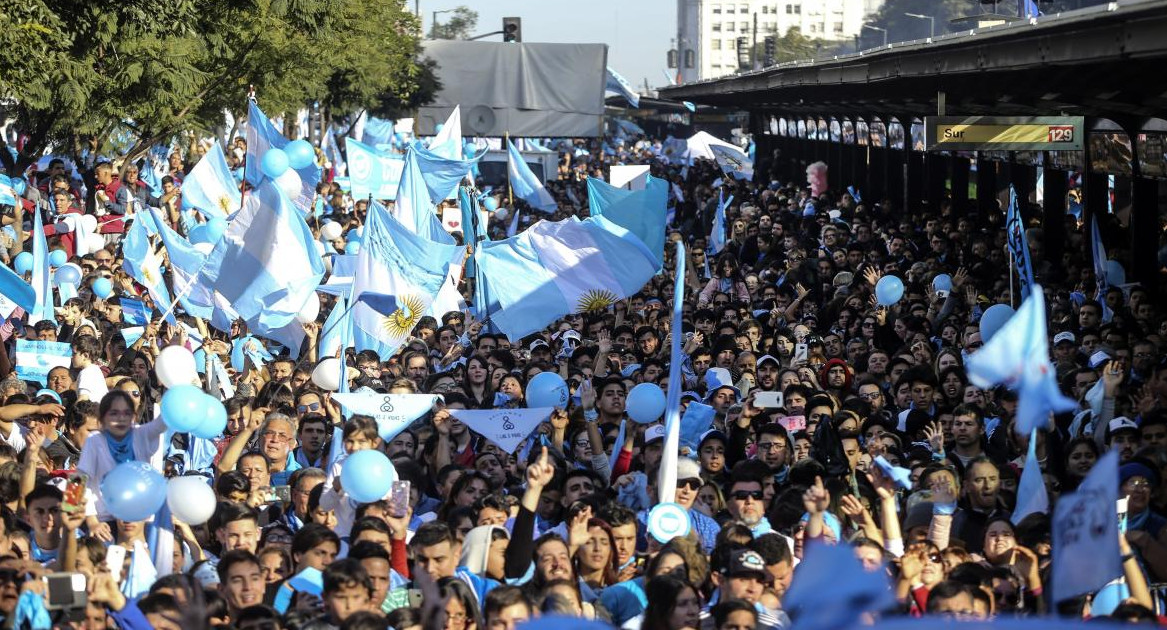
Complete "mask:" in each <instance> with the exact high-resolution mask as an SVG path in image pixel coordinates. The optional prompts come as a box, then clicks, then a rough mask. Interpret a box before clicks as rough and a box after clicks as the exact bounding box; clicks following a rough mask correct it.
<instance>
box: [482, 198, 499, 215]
mask: <svg viewBox="0 0 1167 630" xmlns="http://www.w3.org/2000/svg"><path fill="white" fill-rule="evenodd" d="M482 207H483V208H486V211H487V212H494V211H495V210H498V202H497V201H495V199H494V197H487V198H486V199H483V200H482Z"/></svg>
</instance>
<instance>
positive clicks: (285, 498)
mask: <svg viewBox="0 0 1167 630" xmlns="http://www.w3.org/2000/svg"><path fill="white" fill-rule="evenodd" d="M270 496H272V497H274V498H273V499H270V500H269V503H270V502H276V501H278V502H280V503H288V502H290V501H291V500H292V487H291V486H272V488H271V493H270Z"/></svg>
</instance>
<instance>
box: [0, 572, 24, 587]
mask: <svg viewBox="0 0 1167 630" xmlns="http://www.w3.org/2000/svg"><path fill="white" fill-rule="evenodd" d="M27 581H28V575H27V574H26V573H25V572H24V571H21V570H19V569H0V584H24V583H25V582H27Z"/></svg>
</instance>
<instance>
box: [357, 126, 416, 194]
mask: <svg viewBox="0 0 1167 630" xmlns="http://www.w3.org/2000/svg"><path fill="white" fill-rule="evenodd" d="M344 146H345V150H346V151H347V155H348V159H347V160H346V162H347V165H348V177H349V183H350V184H351V186H352V195H353V199H368V198H370V197H372V198H373V199H394V198H396V197H397V186H398V184H399V183H400V182H401V171H402V169H403V168H405V160H403V159H402V158H401V156H399V155H398V156H392V155H388V154H385V153H382V152H381V151H378V150H377V149H374V148H373V147H371V146H369V145H367V144H365V143H363V142H357V141H356V140H353V139H352V138H348V139H346V140H345V142H344Z"/></svg>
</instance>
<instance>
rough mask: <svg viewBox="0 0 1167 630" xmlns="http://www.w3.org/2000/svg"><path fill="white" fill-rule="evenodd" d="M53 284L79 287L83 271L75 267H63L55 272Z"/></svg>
mask: <svg viewBox="0 0 1167 630" xmlns="http://www.w3.org/2000/svg"><path fill="white" fill-rule="evenodd" d="M53 282H54V283H55V284H56V285H58V286H60V285H62V284H71V285H73V286H77V285H78V284H80V282H81V271H80V270H79V269H78V268H77V267H74V266H73V265H62V266H61V267H58V268H57V270H56V271H55V272H53Z"/></svg>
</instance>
